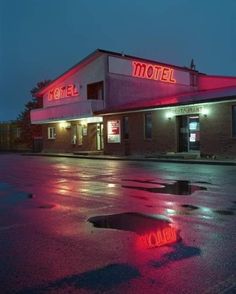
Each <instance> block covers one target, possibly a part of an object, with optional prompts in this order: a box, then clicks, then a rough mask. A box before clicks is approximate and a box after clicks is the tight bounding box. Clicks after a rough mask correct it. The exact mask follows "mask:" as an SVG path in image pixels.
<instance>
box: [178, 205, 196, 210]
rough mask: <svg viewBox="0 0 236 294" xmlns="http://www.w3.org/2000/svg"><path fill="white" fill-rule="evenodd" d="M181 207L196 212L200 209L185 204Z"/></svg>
mask: <svg viewBox="0 0 236 294" xmlns="http://www.w3.org/2000/svg"><path fill="white" fill-rule="evenodd" d="M181 207H184V208H187V209H189V210H196V209H199V207H197V206H194V205H191V204H183V205H181Z"/></svg>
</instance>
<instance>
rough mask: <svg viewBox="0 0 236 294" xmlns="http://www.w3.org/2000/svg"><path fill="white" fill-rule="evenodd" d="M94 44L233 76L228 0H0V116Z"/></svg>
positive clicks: (234, 5) (12, 113) (234, 21)
mask: <svg viewBox="0 0 236 294" xmlns="http://www.w3.org/2000/svg"><path fill="white" fill-rule="evenodd" d="M96 48H102V49H106V50H112V51H118V52H121V51H123V52H124V53H126V54H130V55H137V56H140V57H146V58H150V59H155V60H159V61H162V62H167V63H173V64H176V65H180V66H189V65H190V61H191V58H194V60H195V63H196V65H197V69H198V70H199V71H202V72H205V73H208V74H216V75H217V74H218V75H231V76H236V58H235V55H236V0H224V1H223V0H195V1H194V0H165V1H164V0H0V91H1V92H0V93H1V94H0V100H1V108H0V121H4V120H11V119H15V118H16V117H17V116H18V114H19V113H20V112H21V111H22V110H23V109H24V104H25V103H26V102H27V101H29V100H30V99H31V96H30V90H31V89H32V88H33V87H34V86H35V84H36V83H37V82H38V81H41V80H44V79H54V78H55V77H56V76H58V75H60V74H61V73H63V72H64V71H65V70H67V69H68V68H69V67H71V66H73V65H74V64H75V63H77V62H78V61H79V60H80V59H81V58H83V57H85V56H86V55H88V54H89V53H91V51H94V50H95V49H96Z"/></svg>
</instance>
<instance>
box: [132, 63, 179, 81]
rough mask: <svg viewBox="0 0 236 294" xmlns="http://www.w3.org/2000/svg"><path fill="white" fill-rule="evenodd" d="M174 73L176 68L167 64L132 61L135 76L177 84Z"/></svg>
mask: <svg viewBox="0 0 236 294" xmlns="http://www.w3.org/2000/svg"><path fill="white" fill-rule="evenodd" d="M174 73H175V71H174V69H173V68H170V67H167V66H161V65H157V64H150V63H145V62H139V61H132V76H133V77H138V78H142V79H149V80H155V81H161V82H166V83H172V84H175V83H176V79H175V78H174Z"/></svg>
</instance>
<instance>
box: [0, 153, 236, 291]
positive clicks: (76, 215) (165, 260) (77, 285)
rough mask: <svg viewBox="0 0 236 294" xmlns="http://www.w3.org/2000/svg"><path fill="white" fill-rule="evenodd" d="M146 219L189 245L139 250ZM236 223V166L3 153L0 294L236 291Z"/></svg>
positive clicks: (0, 165)
mask: <svg viewBox="0 0 236 294" xmlns="http://www.w3.org/2000/svg"><path fill="white" fill-rule="evenodd" d="M181 194H182V195H181ZM127 212H134V213H135V214H132V215H133V216H135V217H133V219H130V218H129V216H130V214H125V216H126V218H125V219H124V218H123V220H124V221H123V223H122V225H120V222H119V221H120V215H119V214H123V213H127ZM140 213H141V214H142V215H143V214H145V215H151V216H157V215H163V216H165V217H167V218H168V219H169V220H170V221H171V222H172V224H173V225H174V227H175V228H177V229H178V230H180V231H181V232H180V234H181V237H182V241H180V242H178V243H175V244H168V245H165V246H161V247H154V248H143V247H140V246H138V244H139V241H140V239H139V237H140V236H139V235H138V233H137V232H139V231H138V230H139V229H140V227H141V226H142V224H143V223H145V220H142V221H140V220H137V218H136V216H137V215H139V214H140ZM113 214H118V217H117V216H116V217H114V216H112V221H111V220H110V219H109V220H107V219H106V221H105V222H104V221H102V223H100V227H94V225H93V223H92V222H89V221H88V219H92V220H94V217H97V216H104V215H113ZM127 217H128V218H127ZM95 219H96V220H97V218H95ZM98 219H99V220H100V218H98ZM117 219H118V220H117ZM121 221H122V220H121ZM117 222H119V223H118V224H117ZM126 223H127V227H126ZM235 225H236V167H234V166H215V165H214V166H213V165H212V166H211V165H202V164H201V165H198V164H194V165H190V164H174V163H157V162H155V163H154V162H153V163H152V162H147V163H145V162H128V161H102V160H101V161H100V160H96V161H93V160H86V159H70V158H50V157H33V156H32V157H30V156H21V155H18V154H16V155H14V154H0V293H136V294H138V293H148V294H149V293H155V294H156V293H228V294H229V293H236V254H235V250H236V229H235ZM130 227H132V229H130ZM146 227H147V226H144V228H146ZM119 228H121V229H119ZM142 233H143V232H142ZM144 233H145V232H144Z"/></svg>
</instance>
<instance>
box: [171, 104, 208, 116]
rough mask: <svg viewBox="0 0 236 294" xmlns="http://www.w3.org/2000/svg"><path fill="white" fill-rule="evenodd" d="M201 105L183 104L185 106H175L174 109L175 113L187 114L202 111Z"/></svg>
mask: <svg viewBox="0 0 236 294" xmlns="http://www.w3.org/2000/svg"><path fill="white" fill-rule="evenodd" d="M202 111H203V106H199V105H193V106H185V107H176V108H175V109H174V114H175V115H187V114H194V113H202Z"/></svg>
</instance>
